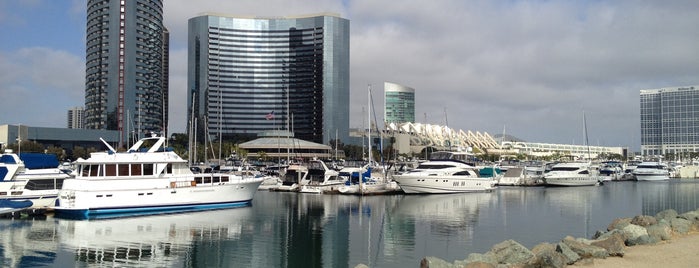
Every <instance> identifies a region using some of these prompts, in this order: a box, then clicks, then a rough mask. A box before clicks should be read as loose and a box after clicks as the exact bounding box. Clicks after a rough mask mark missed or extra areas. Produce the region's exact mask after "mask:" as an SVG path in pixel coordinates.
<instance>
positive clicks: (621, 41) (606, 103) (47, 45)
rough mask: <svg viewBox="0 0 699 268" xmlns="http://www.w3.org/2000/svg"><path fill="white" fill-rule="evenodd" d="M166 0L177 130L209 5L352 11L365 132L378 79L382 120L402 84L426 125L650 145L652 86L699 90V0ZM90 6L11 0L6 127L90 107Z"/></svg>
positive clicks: (2, 86)
mask: <svg viewBox="0 0 699 268" xmlns="http://www.w3.org/2000/svg"><path fill="white" fill-rule="evenodd" d="M164 2H165V3H164V24H165V26H166V27H167V28H168V29H169V31H170V33H171V36H170V38H171V39H170V107H171V108H170V109H171V110H170V120H171V121H170V129H169V132H170V133H183V132H185V130H186V127H185V126H186V121H187V119H186V114H187V112H186V110H187V107H186V105H187V101H186V84H187V21H188V19H190V18H192V17H195V16H198V15H201V14H202V13H204V12H217V13H223V14H229V15H241V16H251V15H252V16H275V17H278V16H298V15H309V14H317V13H322V12H331V13H337V14H340V16H341V17H343V18H346V19H349V20H350V102H351V104H350V106H351V110H350V127H351V128H361V127H363V126H364V125H365V124H366V121H367V119H366V117H367V115H365V113H366V112H365V111H367V110H368V108H369V107H368V106H369V104H368V103H369V102H368V97H367V88H369V87H371V90H372V96H373V98H374V105H373V106H372V107H371V109H372V110H374V111H375V112H376V113H377V115H376V117H377V118H378V119H379V121H381V120H382V119H381V118H382V117H383V105H382V103H383V84H384V82H392V83H397V84H401V85H404V86H408V87H411V88H414V89H415V99H416V100H415V105H416V111H415V117H416V118H415V121H416V122H417V123H428V124H439V125H447V126H449V127H450V128H453V129H457V130H458V129H461V130H464V131H467V130H471V131H473V132H476V131H478V132H481V133H488V134H490V135H496V134H500V133H503V132H505V133H506V134H508V135H513V136H516V137H518V138H520V139H523V140H526V141H529V142H543V143H562V144H584V143H585V139H584V137H585V131H586V132H587V140H588V142H589V144H590V145H600V146H621V147H630V148H631V149H632V150H636V151H637V150H638V149H639V148H640V116H639V109H640V108H639V94H640V90H642V89H655V88H663V87H679V86H688V85H699V72H698V71H699V49H698V48H697V44H699V16H696V11H697V10H699V1H695V0H684V1H683V0H676V1H675V0H671V1H654V0H647V1H643V0H634V1H631V0H620V1H601V0H599V1H595V0H590V1H554V0H549V1H546V0H521V1H518V0H507V1H498V0H482V1H480V0H469V1H462V0H434V1H422V0H420V1H417V0H404V1H389V0H237V1H227V0H202V1H189V0H166V1H164ZM85 10H86V1H84V0H59V1H56V0H27V1H18V0H17V1H15V0H0V36H2V41H0V124H22V125H29V126H35V127H66V120H67V119H66V117H67V110H68V109H70V108H71V107H76V106H84V92H85V20H86V11H85ZM583 114H584V116H583ZM583 117H584V118H585V120H583ZM585 126H586V127H585Z"/></svg>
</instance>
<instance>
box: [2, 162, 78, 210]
mask: <svg viewBox="0 0 699 268" xmlns="http://www.w3.org/2000/svg"><path fill="white" fill-rule="evenodd" d="M58 167H59V164H58V159H57V158H56V156H55V155H52V154H40V153H20V154H15V153H13V151H12V150H6V151H5V153H3V154H2V155H0V213H2V212H13V211H19V210H22V209H30V208H31V209H43V208H48V207H51V206H53V205H54V202H55V201H56V197H57V196H58V191H59V190H60V189H61V186H62V185H63V181H64V180H65V179H67V178H70V174H69V171H64V170H61V169H59V168H58Z"/></svg>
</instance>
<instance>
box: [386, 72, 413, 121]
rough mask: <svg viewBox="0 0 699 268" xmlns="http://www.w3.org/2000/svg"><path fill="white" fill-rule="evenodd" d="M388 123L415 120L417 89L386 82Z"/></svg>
mask: <svg viewBox="0 0 699 268" xmlns="http://www.w3.org/2000/svg"><path fill="white" fill-rule="evenodd" d="M383 88H384V101H385V106H384V107H385V109H384V118H385V120H386V123H399V124H400V123H408V122H413V123H414V122H415V89H413V88H410V87H406V86H403V85H399V84H394V83H389V82H384V84H383Z"/></svg>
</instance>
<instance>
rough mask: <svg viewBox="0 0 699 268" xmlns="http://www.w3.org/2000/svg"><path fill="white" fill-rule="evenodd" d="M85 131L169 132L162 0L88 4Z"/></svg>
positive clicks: (108, 0) (93, 1)
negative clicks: (86, 129)
mask: <svg viewBox="0 0 699 268" xmlns="http://www.w3.org/2000/svg"><path fill="white" fill-rule="evenodd" d="M86 34H87V36H86V46H85V47H86V62H85V128H88V129H107V130H119V131H120V133H121V134H120V139H119V140H120V146H122V144H123V141H124V140H125V139H126V138H127V137H129V135H128V134H129V133H138V134H142V133H145V132H147V131H156V132H160V131H163V132H164V131H166V130H167V114H168V111H167V100H168V86H167V78H168V70H167V65H168V59H167V49H168V33H167V30H166V29H165V27H164V26H163V1H162V0H129V1H126V0H88V1H87V32H86Z"/></svg>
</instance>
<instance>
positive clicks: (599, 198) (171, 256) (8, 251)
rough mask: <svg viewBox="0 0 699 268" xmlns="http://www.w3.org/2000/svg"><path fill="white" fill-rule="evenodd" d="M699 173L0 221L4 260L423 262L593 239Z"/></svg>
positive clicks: (683, 191) (687, 202)
mask: <svg viewBox="0 0 699 268" xmlns="http://www.w3.org/2000/svg"><path fill="white" fill-rule="evenodd" d="M698 194H699V181H697V180H678V179H673V180H670V181H665V182H635V181H624V182H607V183H605V184H604V185H602V186H589V187H587V186H586V187H499V188H498V189H496V190H495V191H493V192H488V193H466V194H440V195H381V196H361V197H360V196H345V195H317V194H299V193H283V192H264V191H260V192H258V193H257V194H256V195H255V198H254V200H253V202H252V205H251V206H248V207H242V208H234V209H225V210H214V211H206V212H191V213H181V214H168V215H156V216H141V217H131V218H118V219H101V220H71V219H60V218H55V217H53V216H51V215H48V216H47V217H45V218H44V217H41V218H26V219H0V266H2V267H104V266H109V267H354V266H356V265H357V264H360V263H363V264H366V265H368V266H370V267H419V264H420V260H421V259H422V258H424V257H426V256H435V257H439V258H441V259H444V260H446V261H449V262H453V261H454V260H463V259H465V258H466V257H467V256H468V254H470V253H485V252H487V251H488V250H489V249H490V248H491V247H492V246H493V245H495V244H497V243H500V242H502V241H505V240H508V239H513V240H515V241H517V242H519V243H521V244H523V245H524V246H526V247H528V248H532V247H533V246H535V245H537V244H539V243H542V242H550V243H556V242H558V241H560V240H561V239H563V238H564V237H565V236H567V235H571V236H574V237H584V238H590V237H592V236H593V235H594V233H595V232H596V231H597V230H602V229H606V228H607V226H608V224H609V223H611V222H612V220H614V219H616V218H621V217H633V216H636V215H655V214H656V213H657V212H660V211H662V210H665V209H675V210H677V211H678V212H679V213H683V212H686V211H689V210H695V209H697V208H699V196H698Z"/></svg>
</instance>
